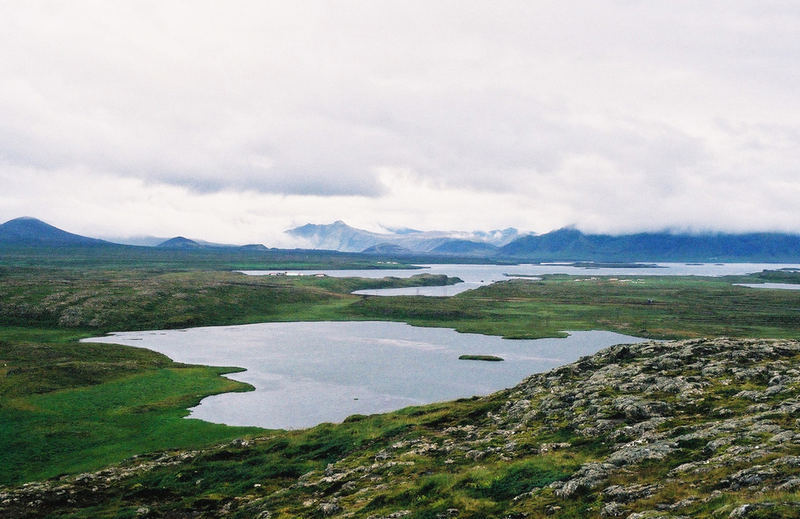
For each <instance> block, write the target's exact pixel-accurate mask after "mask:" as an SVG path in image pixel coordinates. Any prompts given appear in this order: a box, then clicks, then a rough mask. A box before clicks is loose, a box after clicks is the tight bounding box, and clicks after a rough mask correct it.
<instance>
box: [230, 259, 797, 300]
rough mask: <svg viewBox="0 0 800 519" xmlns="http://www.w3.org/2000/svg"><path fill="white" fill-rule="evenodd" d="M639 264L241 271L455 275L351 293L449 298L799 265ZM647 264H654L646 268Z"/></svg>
mask: <svg viewBox="0 0 800 519" xmlns="http://www.w3.org/2000/svg"><path fill="white" fill-rule="evenodd" d="M640 265H642V266H640V267H634V268H630V267H623V268H612V267H586V266H574V265H568V264H559V263H541V264H521V265H469V264H431V265H420V267H422V268H421V269H362V270H290V271H286V270H241V271H239V272H242V273H243V274H247V275H249V276H264V275H282V274H285V275H295V276H297V275H309V276H310V275H316V274H325V275H326V276H331V277H362V278H373V279H375V278H383V277H386V276H394V277H399V278H408V277H411V276H413V275H416V274H423V273H424V274H445V275H447V276H451V277H458V278H461V280H463V281H464V283H458V284H455V285H450V286H446V287H411V288H384V289H374V290H358V291H356V292H354V294H362V295H377V296H409V295H411V296H413V295H419V296H433V297H449V296H454V295H456V294H459V293H461V292H464V291H466V290H471V289H474V288H478V287H480V286H483V285H488V284H491V283H495V282H497V281H503V280H508V279H511V278H514V277H527V278H531V277H534V278H535V277H536V276H541V275H543V274H570V275H573V276H587V277H591V276H714V277H717V276H738V275H743V274H752V273H755V272H761V271H762V270H777V269H781V268H795V269H798V268H800V265H798V264H785V263H647V264H640ZM647 265H655V266H654V267H649V266H647Z"/></svg>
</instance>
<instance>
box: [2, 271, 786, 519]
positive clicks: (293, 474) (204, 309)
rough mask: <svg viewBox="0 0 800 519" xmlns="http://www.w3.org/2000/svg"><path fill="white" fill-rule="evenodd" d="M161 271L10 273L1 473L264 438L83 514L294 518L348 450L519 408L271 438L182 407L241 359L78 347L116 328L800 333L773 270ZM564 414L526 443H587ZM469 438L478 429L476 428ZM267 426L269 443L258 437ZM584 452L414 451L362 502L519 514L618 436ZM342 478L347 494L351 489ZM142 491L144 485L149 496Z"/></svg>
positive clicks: (166, 473)
mask: <svg viewBox="0 0 800 519" xmlns="http://www.w3.org/2000/svg"><path fill="white" fill-rule="evenodd" d="M86 261H87V262H88V260H86ZM89 263H90V262H89ZM151 267H152V266H147V265H145V266H141V265H140V266H139V268H136V269H131V268H129V267H128V266H125V267H124V268H120V267H114V268H109V266H108V265H106V264H104V265H103V266H102V267H96V268H88V267H86V266H85V265H84V264H83V263H81V264H80V265H79V266H77V267H76V266H75V265H71V266H69V268H58V267H54V266H51V267H48V268H41V267H34V266H20V265H19V264H15V265H11V266H7V267H3V268H2V271H0V326H2V327H1V328H0V375H2V377H0V398H1V399H0V456H2V458H0V483H5V484H9V483H11V484H14V483H20V482H23V481H30V480H35V479H41V478H46V477H51V476H55V475H57V474H61V473H75V472H79V471H87V470H93V469H97V468H101V467H103V466H105V465H108V464H111V463H116V462H119V461H121V460H123V459H124V458H126V457H129V456H132V455H134V454H143V453H147V452H154V451H164V450H169V449H185V448H189V449H201V448H206V447H208V446H210V445H212V444H216V443H221V442H226V441H229V440H231V439H233V438H247V439H251V440H252V441H253V445H255V447H254V448H250V447H248V448H244V447H241V448H240V447H226V448H217V449H210V450H208V451H204V452H203V453H202V454H200V455H198V456H196V457H194V458H192V461H191V467H189V468H185V467H184V468H182V469H180V470H179V471H177V472H176V469H174V468H170V467H168V466H167V467H163V468H156V469H154V470H151V471H147V472H146V473H144V474H142V475H141V477H139V476H137V478H139V479H136V478H134V479H132V480H130V481H129V482H128V483H126V484H125V485H123V486H120V487H119V488H114V489H112V490H110V491H109V492H110V493H109V494H108V496H107V498H108V502H107V503H106V504H104V505H102V506H101V507H99V508H98V507H89V508H84V509H80V510H75V511H73V512H69V514H75V516H76V517H77V516H80V517H89V516H96V517H99V516H104V515H105V516H117V515H119V516H124V515H125V514H131V515H132V514H134V513H135V510H136V508H137V506H138V505H137V503H138V502H141V503H144V502H148V499H149V498H148V497H147V496H145V495H144V494H146V493H147V492H152V491H153V489H155V488H159V489H164V490H163V492H164V493H165V494H164V496H162V498H163V499H162V501H163V502H164V503H165V506H166V508H165V510H166V512H167V513H169V511H170V510H172V511H174V512H177V511H184V512H185V511H187V510H198V509H202V507H203V506H206V507H207V508H208V509H209V510H216V509H217V508H216V507H217V505H219V504H220V503H221V502H227V501H228V500H230V499H233V497H234V496H242V495H251V494H257V495H259V496H267V495H272V494H270V493H271V492H277V491H281V492H285V496H286V497H285V501H282V499H284V498H283V497H280V495H283V494H280V495H278V496H273V497H272V498H270V499H273V501H270V503H274V505H275V507H274V508H272V510H273V512H274V514H277V515H276V516H277V517H281V516H282V515H283V516H285V517H293V515H292V514H295V513H301V512H300V510H301V508H297V503H298V502H300V503H301V502H302V500H300V501H297V499H299V498H300V497H301V496H302V495H303V493H304V492H311V490H305V489H304V488H303V487H292V485H294V484H296V481H297V478H298V477H299V476H300V475H302V474H306V473H307V472H309V471H324V469H325V467H326V466H327V464H328V463H332V462H336V461H338V460H343V459H345V458H346V461H345V464H353V466H359V465H360V464H364V463H367V461H370V460H371V461H370V463H374V456H375V455H376V454H377V453H378V452H379V451H380V450H381V449H385V448H388V447H390V446H391V445H392V444H393V443H396V442H398V441H419V442H422V443H425V442H428V443H430V442H431V441H433V442H434V443H435V442H436V441H437V435H442V434H444V433H442V431H444V430H446V429H448V428H456V429H457V428H459V427H467V426H476V427H481V426H489V425H490V422H488V421H487V418H486V417H487V413H489V412H490V411H492V410H493V409H496V408H499V407H500V406H501V405H502V403H503V402H502V395H498V396H496V397H493V398H488V399H478V400H466V401H460V402H455V403H449V404H437V405H433V406H426V407H422V408H410V409H406V410H402V411H399V412H396V413H390V414H387V415H381V416H370V417H353V418H352V419H350V420H348V421H346V422H345V423H344V424H340V425H329V424H327V425H321V426H318V427H316V428H313V429H310V430H307V431H295V432H270V433H269V434H268V435H267V436H266V437H265V436H264V435H265V432H264V431H263V430H256V429H252V428H234V427H226V426H221V425H215V424H208V423H205V422H199V421H193V420H185V419H183V418H182V417H183V416H185V414H186V411H185V409H186V407H188V406H191V405H193V404H194V403H196V402H197V401H199V399H200V398H202V397H203V396H206V395H209V394H213V393H217V392H221V391H230V390H246V389H247V387H246V386H244V385H242V384H239V383H236V382H232V381H230V380H228V379H225V378H221V377H220V376H219V375H220V374H222V373H224V372H226V371H229V370H230V369H227V370H226V369H225V368H211V367H200V366H185V365H180V364H175V363H172V362H171V361H169V359H166V358H165V357H163V356H161V355H158V354H156V353H153V352H149V351H147V350H141V349H136V348H127V347H121V346H120V347H116V346H110V345H92V344H83V343H77V342H76V340H77V339H78V338H80V337H85V336H89V335H97V334H99V333H103V332H106V331H114V330H133V329H154V328H170V327H172V328H174V327H185V326H191V325H211V324H236V323H249V322H259V321H289V320H352V319H361V320H400V321H406V322H410V323H412V324H418V325H426V326H448V327H453V328H455V329H457V330H459V331H465V332H466V331H469V332H478V333H487V334H496V335H504V336H507V337H543V336H556V335H559V334H560V333H561V330H565V329H608V330H614V331H620V332H623V333H630V334H634V335H644V336H652V337H663V338H676V337H694V336H701V335H707V336H716V335H729V336H760V337H798V336H800V319H797V308H799V307H800V292H790V291H777V290H763V291H762V290H753V289H747V288H743V287H735V286H732V285H731V282H732V281H737V282H742V281H744V282H746V281H751V282H752V281H755V282H758V281H759V280H763V279H767V278H766V277H763V276H762V277H759V276H752V277H740V278H736V279H714V278H671V277H654V278H636V277H635V276H634V277H630V278H620V279H617V280H611V279H609V278H597V279H584V280H581V281H578V280H577V279H578V278H574V277H567V276H547V277H546V278H545V279H544V280H542V281H533V280H519V281H509V282H505V283H498V284H495V285H492V286H489V287H484V288H481V289H479V290H475V291H470V292H466V293H463V294H460V295H459V296H456V297H453V298H418V297H408V298H378V297H363V296H353V295H350V294H349V292H350V291H352V290H355V289H361V288H381V287H392V286H408V285H412V284H414V283H417V284H424V283H429V282H430V281H431V280H427V279H422V278H421V279H417V280H411V281H409V280H391V279H389V280H363V279H360V280H359V279H334V278H284V279H279V278H252V277H245V276H243V275H241V274H236V273H231V272H220V271H198V270H171V269H168V270H164V269H163V268H158V269H154V268H151ZM765 276H766V275H765ZM782 280H783V279H782ZM731 390H732V389H731V388H729V387H728V388H725V387H720V388H717V389H715V392H712V393H711V394H710V395H709V397H708V402H707V407H708V406H712V405H717V404H719V403H720V402H725V403H729V405H731V406H732V409H733V411H734V412H735V411H736V410H737V409H739V408H741V407H742V406H745V405H746V404H745V403H742V402H735V401H730V402H728V401H729V400H730V396H731V394H730V391H731ZM715 399H719V401H717V400H715ZM698 405H700V404H698ZM726 405H727V404H726ZM737 406H738V407H737ZM701 407H702V406H701ZM699 410H700V411H702V409H699ZM560 425H566V424H560ZM560 425H559V424H558V423H550V424H547V426H542V427H539V428H532V429H531V430H530V431H528V433H526V436H525V438H523V439H522V440H521V442H520V445H522V448H523V449H524V448H525V446H526V445H528V446H531V447H532V446H535V445H540V444H542V443H546V442H562V441H565V442H572V443H575V442H578V441H579V440H578V438H576V437H574V435H573V434H572V433H571V432H570V431H569V429H568V428H560ZM451 433H452V434H455V435H458V434H460V433H458V430H456V432H452V431H451ZM451 433H447V434H448V435H449V434H451ZM464 434H465V435H467V434H469V433H467V432H465V433H464ZM256 437H258V438H262V439H259V440H254V438H256ZM443 438H444V437H440V438H439V440H441V441H444V439H443ZM496 441H497V442H501V439H499V438H498V439H497V440H496ZM581 445H582V447H581V448H580V449H579V450H577V451H572V452H570V453H563V452H560V451H553V452H551V453H549V454H547V455H546V456H543V455H542V454H540V453H538V452H537V454H536V455H535V456H534V454H531V455H530V456H522V457H518V458H515V459H514V461H513V463H509V462H508V461H506V460H503V459H500V458H496V459H486V460H482V461H478V460H472V461H456V462H454V463H445V461H446V458H445V457H442V458H441V459H439V458H437V457H433V458H430V457H428V456H423V455H421V454H420V455H417V454H411V455H410V456H411V457H410V461H414V462H415V464H414V466H413V468H408V467H410V466H411V465H392V466H390V467H387V468H386V469H385V472H384V473H382V474H380V475H378V477H382V478H384V480H385V481H388V482H391V484H390V485H389V486H388V487H387V488H385V489H383V490H381V489H379V491H377V493H374V494H366V495H363V500H366V501H365V502H363V503H362V502H361V501H358V502H359V503H361V504H360V505H359V506H361V505H363V506H364V510H365V511H370V513H371V514H380V513H384V512H387V513H388V511H390V510H395V509H397V508H398V507H399V508H402V507H403V506H406V505H407V506H409V507H411V508H413V509H414V510H415V511H414V515H413V517H428V516H430V517H436V514H442V513H447V512H446V511H447V508H448V507H451V508H452V507H455V508H458V509H459V510H460V511H461V513H462V515H460V516H459V517H495V516H496V514H498V513H500V512H501V511H504V510H507V509H508V505H507V503H506V500H505V497H506V496H508V495H510V494H512V493H514V492H516V491H518V490H519V488H518V484H517V483H518V482H519V481H521V480H524V481H526V482H527V483H526V484H528V483H529V482H530V481H533V480H536V481H541V482H542V484H545V483H549V482H550V481H553V480H556V479H559V478H562V477H564V476H565V475H568V474H569V473H571V472H572V471H573V470H574V469H575V467H576V466H577V465H580V464H581V463H584V462H585V461H587V460H591V459H593V458H596V457H599V456H602V454H603V451H604V449H605V448H606V446H605V445H603V444H602V442H598V443H592V442H588V443H587V442H585V441H584V442H583V443H582V444H581ZM489 446H491V445H489ZM382 470H383V469H382ZM649 474H651V475H648V473H647V472H643V473H641V474H635V475H632V476H631V477H632V478H633V479H636V480H645V479H646V478H650V477H651V476H652V477H654V478H655V477H658V474H659V472H658V467H653V468H652V472H651V473H649ZM198 481H199V483H198ZM137 485H138V486H137ZM256 485H259V486H256ZM330 489H331V492H336V491H337V490H336V485H335V482H332V485H331V487H330ZM313 491H314V492H316V491H319V489H316V490H313ZM323 492H324V491H323ZM674 492H675V493H676V495H677V494H679V493H680V492H681V489H680V488H678V487H676V488H675V489H674ZM137 493H143V494H142V496H141V499H140V498H137V495H138V494H137ZM547 495H548V494H547V493H546V492H545V493H543V494H542V497H541V499H543V500H544V501H542V503H543V505H542V506H550V505H552V506H561V509H560V510H559V516H562V517H582V516H583V515H582V514H585V513H586V510H587V509H589V508H590V507H592V506H594V504H596V503H593V502H592V499H593V498H588V497H587V498H585V499H584V498H579V499H576V500H574V502H571V503H570V504H569V505H566V506H565V505H564V504H563V503H561V504H559V505H556V504H554V503H556V500H553V503H550V504H548V503H545V501H547V499H549V498H548V497H547ZM150 497H152V496H150ZM278 498H280V499H278ZM295 498H297V499H295ZM354 499H357V500H360V499H362V497H359V498H354ZM354 502H355V501H354ZM281 503H284V504H283V505H282V504H281ZM292 503H294V504H292ZM498 503H499V504H498ZM98 506H99V505H98ZM703 506H706V507H708V506H711V505H708V504H704V505H703ZM281 510H283V511H281ZM302 510H304V511H303V512H302V513H307V512H308V510H306V509H302ZM698 510H700V509H699V508H698ZM62 512H63V511H62ZM60 513H61V512H60ZM63 513H66V512H63ZM242 513H243V514H244V513H245V512H242ZM365 513H366V512H365ZM281 514H282V515H281ZM59 516H64V517H66V516H69V515H59ZM243 516H246V515H243ZM296 516H297V515H294V517H296ZM301 516H302V515H301ZM535 516H536V515H535V514H534V515H529V517H535ZM365 517H366V515H365Z"/></svg>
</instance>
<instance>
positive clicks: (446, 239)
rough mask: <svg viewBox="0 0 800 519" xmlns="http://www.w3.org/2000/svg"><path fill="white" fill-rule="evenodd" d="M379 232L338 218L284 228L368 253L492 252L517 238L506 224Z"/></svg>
mask: <svg viewBox="0 0 800 519" xmlns="http://www.w3.org/2000/svg"><path fill="white" fill-rule="evenodd" d="M387 231H389V232H384V233H379V232H372V231H367V230H364V229H358V228H355V227H351V226H349V225H347V224H346V223H344V222H343V221H341V220H338V221H336V222H334V223H331V224H322V225H319V224H310V223H309V224H306V225H302V226H300V227H295V228H294V229H289V230H288V231H286V233H287V234H289V235H291V236H293V237H295V238H301V239H303V240H305V241H306V242H307V243H308V244H309V246H310V247H312V248H315V249H329V250H338V251H342V252H365V253H367V254H374V253H379V254H385V253H386V252H387V251H393V253H395V254H398V253H399V254H419V253H428V254H458V255H468V256H469V255H480V256H486V255H493V254H494V253H495V252H496V250H497V248H498V247H501V246H503V245H507V244H509V243H511V242H512V241H514V240H515V239H517V238H519V236H520V233H519V231H517V229H514V228H512V227H509V228H507V229H502V230H493V231H472V232H461V231H419V230H416V229H408V228H402V229H387Z"/></svg>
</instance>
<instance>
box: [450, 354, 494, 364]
mask: <svg viewBox="0 0 800 519" xmlns="http://www.w3.org/2000/svg"><path fill="white" fill-rule="evenodd" d="M458 358H459V360H485V361H488V362H499V361H501V360H503V358H502V357H498V356H496V355H460V356H459V357H458Z"/></svg>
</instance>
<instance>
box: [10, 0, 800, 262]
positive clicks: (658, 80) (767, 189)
mask: <svg viewBox="0 0 800 519" xmlns="http://www.w3.org/2000/svg"><path fill="white" fill-rule="evenodd" d="M798 34H800V3H798V2H796V1H794V0H790V1H771V0H754V1H743V0H720V1H714V0H707V1H704V2H697V1H696V0H690V1H683V0H671V1H669V2H653V1H646V0H642V1H638V0H617V1H612V0H587V1H568V0H557V1H542V0H525V1H519V2H516V1H502V0H499V1H497V0H495V1H491V2H489V1H484V2H474V1H470V0H458V1H433V0H425V1H414V0H403V1H392V2H388V1H380V0H369V1H362V2H354V1H346V0H345V1H337V2H306V1H292V2H267V1H253V2H248V1H231V2H218V1H215V2H204V1H200V0H192V1H183V2H174V1H165V0H159V1H154V2H149V1H142V0H138V1H122V0H120V1H114V2H108V1H97V2H91V1H82V0H70V1H64V2H59V1H46V2H45V1H35V0H26V1H24V2H20V1H14V0H0V221H6V220H8V219H11V218H15V217H18V216H34V217H38V218H41V219H43V220H45V221H47V222H48V223H51V224H53V225H56V226H58V227H61V228H63V229H66V230H68V231H71V232H76V233H79V234H84V235H89V236H101V237H102V236H105V237H109V236H114V237H119V236H133V235H154V236H164V237H169V236H175V235H183V236H189V237H192V238H198V239H205V240H210V241H218V242H225V243H264V244H267V245H269V246H290V245H293V243H292V241H291V239H290V238H289V237H288V236H287V235H286V234H284V233H283V231H284V230H285V229H288V228H291V227H293V226H297V225H302V224H305V223H308V222H312V223H330V222H333V221H334V220H340V219H341V220H344V221H346V222H347V223H349V224H351V225H354V226H357V227H361V228H366V229H370V230H379V229H380V228H381V226H386V227H413V228H418V229H424V230H434V229H438V230H478V229H482V230H489V229H497V228H505V227H511V226H513V227H517V228H519V229H521V230H524V231H534V232H540V233H543V232H547V231H549V230H553V229H557V228H560V227H564V226H575V227H577V228H579V229H581V230H583V231H585V232H607V233H628V232H634V231H648V230H650V231H654V230H665V229H667V230H676V231H687V230H688V231H695V232H699V231H707V230H718V231H731V232H740V231H762V230H769V231H788V232H800V209H798V207H800V204H798V200H800V95H798V92H799V91H800V38H798V36H797V35H798Z"/></svg>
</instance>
